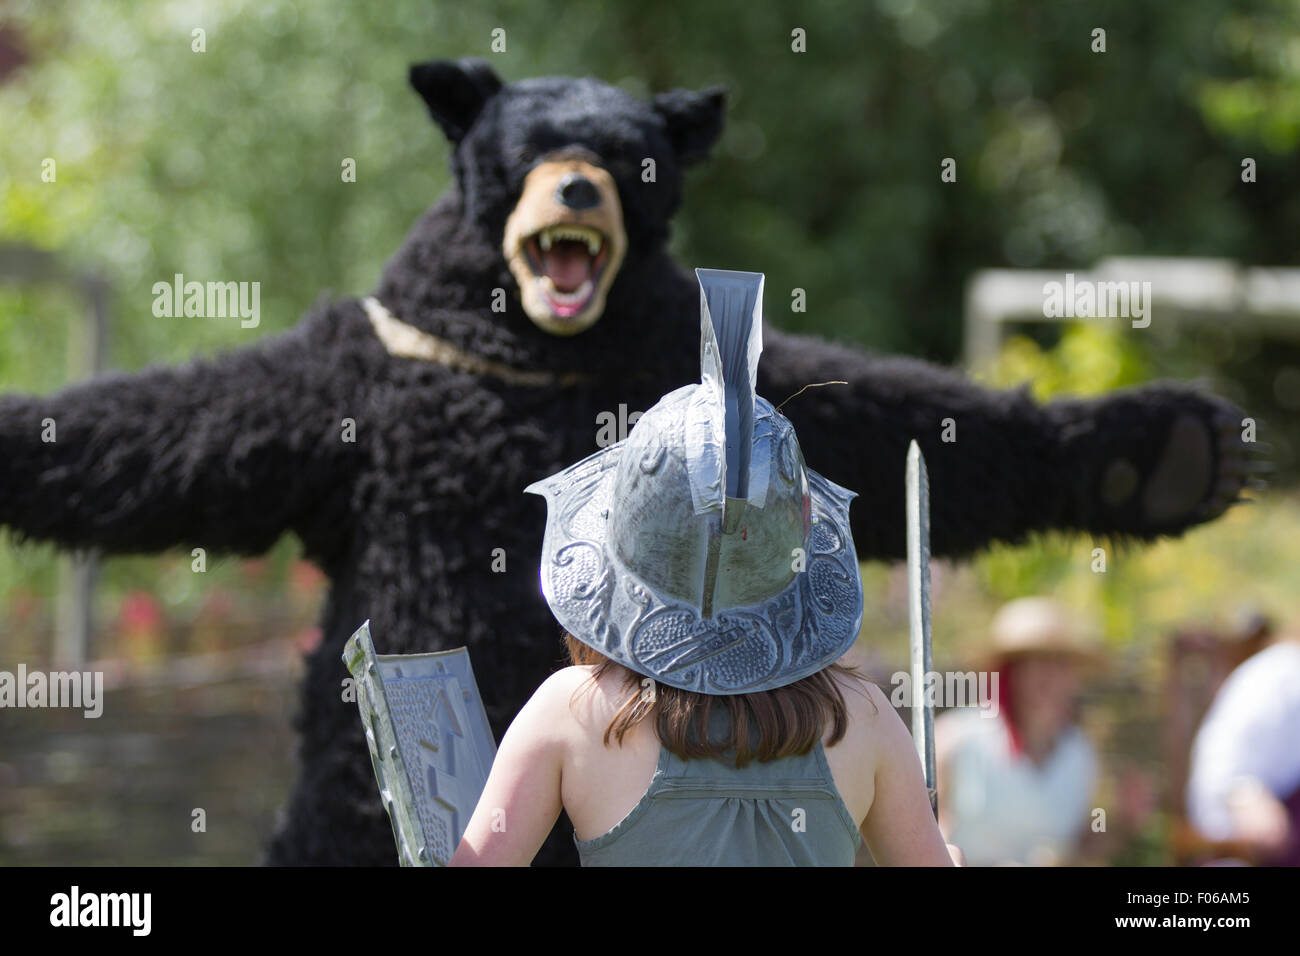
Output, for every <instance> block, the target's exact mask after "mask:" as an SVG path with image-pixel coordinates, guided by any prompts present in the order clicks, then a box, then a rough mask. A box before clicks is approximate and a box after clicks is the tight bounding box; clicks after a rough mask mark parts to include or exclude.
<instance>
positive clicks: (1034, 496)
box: [759, 329, 1250, 559]
mask: <svg viewBox="0 0 1300 956" xmlns="http://www.w3.org/2000/svg"><path fill="white" fill-rule="evenodd" d="M763 345H764V349H763V351H764V357H763V362H762V363H761V364H760V366H759V391H760V393H761V394H763V395H764V397H767V398H769V399H770V400H771V401H773V402H782V401H785V400H786V398H787V396H789V395H792V394H793V393H795V392H797V391H798V390H799V389H801V388H803V387H804V386H805V385H807V384H809V383H810V382H824V381H828V380H835V379H838V380H842V381H845V382H848V383H849V384H848V385H828V386H826V387H823V388H813V389H809V390H807V391H805V392H804V393H803V394H802V395H800V396H799V397H798V398H795V399H792V400H790V401H789V402H788V403H787V404H786V405H785V407H784V408H783V409H782V412H783V414H785V415H786V416H787V417H788V418H789V419H790V420H791V421H792V422H793V423H794V425H795V429H796V431H797V433H798V435H799V443H800V445H801V447H802V448H803V451H804V456H805V458H806V459H807V462H808V465H809V466H810V467H811V468H814V469H815V470H817V471H819V472H821V473H822V474H824V475H826V477H828V478H830V479H831V480H832V481H835V482H838V483H839V484H841V485H844V486H845V487H846V488H849V489H851V490H853V491H856V492H858V494H859V495H860V496H861V497H860V498H858V499H857V500H856V501H855V502H854V504H853V508H852V516H853V517H852V520H853V535H854V540H855V542H856V544H857V548H858V553H859V554H860V555H861V556H863V557H864V558H883V559H898V558H902V557H904V556H905V554H906V539H905V530H904V518H905V516H904V509H903V473H904V464H905V460H906V454H907V445H908V442H909V441H911V440H912V439H916V441H917V443H918V444H919V445H920V446H921V450H922V452H923V453H924V454H925V458H926V464H927V466H928V468H929V473H930V498H931V543H932V548H933V552H934V554H935V556H942V557H963V556H966V555H969V554H971V553H973V552H974V551H977V550H979V549H981V548H983V547H985V546H987V545H988V544H989V543H991V542H993V541H995V540H997V541H1006V542H1017V541H1020V540H1022V539H1024V538H1025V536H1026V535H1028V534H1029V533H1030V532H1034V531H1046V530H1049V529H1057V530H1064V531H1083V532H1089V533H1092V534H1096V535H1111V536H1116V537H1118V538H1135V539H1142V540H1150V539H1154V538H1156V537H1159V536H1160V535H1176V534H1180V533H1181V532H1183V531H1185V530H1186V529H1187V528H1189V527H1191V526H1193V525H1195V524H1197V523H1200V522H1203V521H1208V520H1210V519H1212V518H1214V517H1216V516H1218V515H1219V514H1222V513H1223V511H1224V510H1225V509H1226V508H1227V507H1228V506H1229V505H1230V504H1231V503H1232V502H1233V501H1234V500H1236V499H1237V495H1238V492H1240V491H1241V490H1242V488H1243V487H1245V485H1246V477H1247V473H1248V472H1249V470H1250V463H1249V462H1247V460H1246V452H1245V449H1246V447H1247V446H1246V445H1245V444H1243V442H1242V441H1241V434H1240V431H1241V422H1242V412H1241V410H1240V409H1238V408H1237V407H1236V406H1234V405H1232V404H1231V403H1230V402H1227V401H1225V400H1223V399H1220V398H1216V397H1214V396H1210V395H1205V394H1202V393H1199V392H1197V391H1196V390H1194V389H1193V388H1191V387H1188V386H1184V385H1177V384H1170V383H1159V384H1155V385H1150V386H1146V387H1142V388H1137V389H1128V390H1123V391H1117V392H1113V393H1111V394H1108V395H1105V396H1102V397H1100V398H1095V399H1086V400H1065V401H1057V402H1052V403H1049V404H1047V405H1039V404H1037V403H1035V402H1034V401H1033V399H1032V398H1031V397H1030V396H1029V394H1028V389H1027V388H1025V387H1021V388H1019V389H1012V390H995V389H989V388H984V387H981V386H979V385H976V384H974V383H973V382H971V381H970V380H968V379H967V378H965V377H964V376H963V375H961V374H959V373H957V372H955V371H952V370H950V369H945V368H942V367H939V366H936V365H932V364H929V363H926V362H922V361H919V360H916V359H910V358H897V357H879V356H873V355H870V354H868V353H866V352H864V351H861V350H859V349H854V348H847V347H844V346H839V345H832V344H830V343H827V342H824V341H821V340H818V339H814V338H809V337H805V336H795V335H789V334H786V333H782V332H779V331H777V330H774V329H767V330H764V343H763Z"/></svg>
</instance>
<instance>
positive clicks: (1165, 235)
mask: <svg viewBox="0 0 1300 956" xmlns="http://www.w3.org/2000/svg"><path fill="white" fill-rule="evenodd" d="M5 17H6V21H7V22H8V23H9V24H10V27H11V29H12V31H13V33H14V35H16V36H17V37H19V38H20V39H21V42H22V44H23V45H24V46H25V48H26V54H27V59H28V62H27V63H26V65H24V66H23V67H21V68H20V69H18V70H17V71H15V72H13V73H11V74H9V75H7V76H6V77H5V78H4V80H3V82H0V117H3V121H2V122H3V129H4V136H3V137H0V242H22V243H28V244H32V245H35V246H38V247H40V248H43V249H48V250H53V251H56V252H58V253H59V254H60V255H61V256H62V257H64V259H65V261H66V263H67V264H68V265H69V267H75V268H78V269H83V270H91V271H97V272H100V273H102V274H104V275H105V276H106V277H107V278H108V279H109V280H110V282H111V283H112V296H111V306H112V334H111V338H110V348H109V365H110V366H112V367H118V368H124V369H135V368H140V367H142V366H144V365H146V364H149V363H153V362H178V361H182V360H184V359H186V358H188V357H190V356H192V355H194V354H210V353H212V352H213V351H215V350H218V349H223V348H232V347H238V346H240V345H242V344H245V343H247V342H249V341H252V340H254V339H256V338H258V337H261V336H263V335H267V334H272V333H273V332H275V331H277V330H280V329H284V328H287V327H288V326H290V325H291V324H292V323H293V322H295V321H296V320H297V318H298V316H299V315H300V314H301V313H302V311H303V310H304V309H305V308H306V307H307V306H308V305H309V304H310V303H311V302H312V301H313V300H314V299H315V298H316V297H317V295H318V294H320V293H321V291H322V290H332V291H333V292H334V293H335V294H342V293H362V292H365V291H368V290H369V289H370V288H371V287H372V285H373V283H374V281H375V279H376V277H377V275H378V272H379V270H380V268H381V266H382V264H383V262H384V261H385V259H386V258H387V257H388V256H389V255H391V253H392V252H393V251H394V250H395V249H396V247H397V245H398V244H399V242H400V241H401V238H402V236H403V235H404V233H405V232H406V230H407V229H408V228H409V226H410V224H411V223H412V221H413V220H414V219H415V217H416V216H418V215H419V213H420V212H421V211H422V210H423V209H425V208H426V207H427V206H428V204H429V203H430V202H431V201H432V200H433V199H434V197H435V196H437V195H438V194H439V193H440V192H441V191H442V190H443V189H445V188H446V185H447V182H448V173H447V158H448V150H447V146H446V144H445V143H444V142H443V140H442V137H441V134H440V133H439V132H438V131H437V129H436V128H435V127H434V126H433V124H432V123H430V121H429V119H428V117H427V115H426V114H425V111H424V107H423V105H422V104H421V103H420V102H419V100H418V98H417V97H415V96H414V95H413V94H412V93H411V91H410V90H409V89H408V88H407V86H406V79H405V72H406V66H407V64H408V63H410V62H413V61H417V60H423V59H428V58H433V57H460V56H471V55H472V56H484V57H488V58H489V59H491V60H492V62H493V64H494V65H495V67H496V68H497V70H498V72H500V73H501V74H502V76H504V77H505V78H506V79H519V78H523V77H527V76H534V75H541V74H548V73H563V74H570V75H583V74H593V75H596V76H599V77H601V78H603V79H606V80H608V81H610V82H615V83H619V84H621V85H623V86H624V87H626V88H627V89H629V90H630V91H632V92H634V93H637V94H640V95H644V94H647V93H649V92H653V91H657V90H662V89H667V88H671V87H673V86H690V87H699V86H703V85H706V84H710V83H723V84H725V85H727V86H728V87H729V89H730V91H731V105H730V110H729V120H728V127H727V131H726V133H725V135H724V137H723V140H722V142H721V143H720V144H719V148H718V150H717V151H716V155H715V156H714V158H713V159H712V160H711V161H710V162H708V163H706V164H705V165H704V166H702V167H701V168H700V169H699V170H697V171H694V172H692V173H691V178H690V181H689V183H688V189H687V193H686V202H685V206H684V209H683V212H682V215H681V217H680V218H679V220H678V228H677V231H676V234H675V239H674V249H675V251H676V252H677V254H678V256H679V258H680V261H681V262H682V263H683V264H684V265H687V266H692V265H716V266H720V267H728V268H744V269H756V270H761V271H764V272H766V273H767V275H768V288H769V289H770V290H771V293H770V298H771V303H772V305H771V308H770V313H771V316H772V318H773V321H774V322H775V323H777V324H779V325H783V326H785V327H788V328H793V329H803V330H811V331H816V332H820V333H823V334H827V335H831V336H835V337H839V338H842V339H848V340H856V341H859V342H863V343H866V344H869V345H872V346H875V347H878V348H880V349H883V350H894V351H905V352H912V353H916V354H921V355H924V356H926V357H930V358H934V359H938V360H942V361H949V360H952V359H953V358H954V357H955V356H956V355H957V353H958V349H959V342H960V334H961V331H960V330H961V324H960V315H961V303H962V299H961V296H962V292H963V288H964V284H965V282H966V281H967V278H968V277H969V275H970V273H971V271H972V270H974V269H976V268H983V267H996V266H1036V267H1044V268H1049V267H1077V266H1080V265H1088V264H1090V263H1091V262H1093V261H1094V260H1095V259H1097V258H1098V257H1100V256H1103V255H1116V254H1125V253H1138V254H1141V253H1155V252H1159V253H1165V254H1188V253H1194V254H1201V255H1223V256H1231V257H1239V258H1242V259H1244V260H1247V261H1257V262H1279V261H1288V260H1290V259H1292V258H1293V256H1294V223H1295V222H1296V221H1297V219H1298V218H1300V215H1298V213H1300V208H1298V204H1300V189H1297V188H1296V187H1297V184H1298V183H1300V168H1297V167H1296V166H1295V164H1294V162H1293V161H1292V151H1293V149H1294V145H1295V141H1296V128H1297V125H1296V113H1295V109H1296V107H1295V103H1297V102H1300V97H1297V95H1296V93H1297V92H1298V91H1297V86H1298V85H1300V77H1298V76H1297V59H1296V56H1295V52H1294V51H1295V45H1294V44H1295V41H1294V39H1293V38H1294V36H1295V34H1296V27H1297V25H1300V6H1298V5H1297V4H1296V3H1294V2H1293V0H1287V2H1282V0H1265V2H1254V3H1247V2H1236V0H1230V2H1223V0H1184V2H1181V3H1179V4H1175V5H1150V4H1130V3H1124V2H1120V0H1108V2H1103V3H1100V4H1089V5H1084V4H1044V3H1041V2H1039V0H1009V2H1005V3H997V4H993V3H988V2H987V0H956V2H953V0H942V2H941V0H877V2H874V3H864V4H856V5H854V4H833V5H820V6H818V5H814V6H811V7H803V8H799V9H797V10H796V9H793V8H790V9H782V8H780V7H779V6H778V5H763V4H759V5H755V4H750V3H742V2H740V0H721V2H717V3H709V4H695V3H685V2H669V3H666V4H655V5H653V6H651V5H645V4H612V3H609V4H606V3H599V2H592V0H586V2H579V3H574V4H569V5H567V6H565V7H564V8H563V10H562V11H561V12H559V13H557V10H556V9H555V8H553V7H552V6H550V5H546V4H538V3H530V2H524V0H502V2H498V3H495V4H492V5H490V6H482V5H456V4H451V3H446V2H440V3H433V4H431V3H428V2H426V0H394V2H392V3H387V4H331V3H326V4H308V3H302V2H296V3H295V2H290V0H258V2H256V3H254V2H251V0H249V2H237V0H232V2H229V3H222V4H204V5H187V4H177V3H173V2H169V0H139V2H136V3H131V4H86V3H77V2H73V0H13V2H10V3H9V4H7V5H6V8H5ZM1097 26H1104V27H1105V28H1106V30H1107V51H1106V52H1105V53H1094V52H1092V50H1091V48H1090V47H1091V44H1092V37H1091V35H1092V30H1093V29H1094V28H1095V27H1097ZM196 28H202V29H203V30H205V31H206V52H202V53H198V52H194V51H193V50H192V48H191V45H192V31H193V30H195V29H196ZM498 28H500V29H504V30H505V31H506V34H505V35H506V51H505V52H504V53H493V52H492V50H491V48H490V43H491V40H492V31H493V30H494V29H498ZM795 28H800V29H803V30H805V31H806V34H807V52H806V53H795V52H792V49H791V31H792V30H793V29H795ZM1246 151H1249V154H1250V155H1253V156H1255V158H1256V159H1257V160H1258V162H1259V182H1258V183H1256V184H1254V185H1251V186H1245V185H1243V184H1241V183H1240V182H1239V179H1238V175H1239V168H1240V160H1241V157H1242V156H1243V155H1245V154H1246ZM46 157H51V158H54V159H55V160H56V162H57V176H58V178H57V182H55V183H45V182H42V180H41V176H40V172H41V162H42V160H43V159H44V158H46ZM345 157H351V158H353V159H355V160H356V163H357V181H356V182H355V183H345V182H343V181H342V178H341V176H340V169H341V163H342V161H343V159H344V158H345ZM945 157H953V158H955V159H956V160H957V163H958V180H957V182H956V183H950V184H944V183H941V182H940V180H939V167H940V163H941V161H942V160H943V159H944V158H945ZM177 272H181V273H184V274H185V275H186V276H188V277H191V278H197V279H200V280H208V279H222V280H257V281H260V282H261V284H262V303H261V304H262V322H261V326H260V327H259V328H255V329H244V328H241V327H240V325H239V323H238V321H236V320H213V319H186V318H176V319H159V318H155V317H154V316H153V314H152V311H151V306H152V301H153V296H152V291H151V289H152V286H153V284H154V283H155V282H159V281H168V280H169V279H170V278H171V276H172V275H173V274H174V273H177ZM796 287H798V288H802V289H805V290H807V297H808V298H807V301H808V309H809V310H808V312H807V313H800V314H793V313H789V312H786V311H784V310H783V306H782V303H783V302H786V301H789V299H788V293H786V292H782V291H780V290H789V289H793V288H796ZM83 307H84V306H83V304H82V303H81V302H80V301H79V300H78V299H77V298H76V297H75V296H73V295H72V293H71V292H70V291H68V290H65V289H61V288H59V287H51V286H40V287H35V286H21V285H16V284H14V283H13V282H11V281H8V280H6V281H4V282H3V283H0V343H3V344H2V345H0V388H3V389H6V390H8V389H19V390H25V391H35V392H48V391H50V390H53V389H54V388H57V387H59V386H60V385H62V384H64V383H65V382H66V380H67V374H66V368H67V358H66V356H67V352H68V348H69V342H68V336H69V335H70V334H73V333H70V328H71V326H70V321H71V319H72V318H73V317H74V316H75V315H76V314H77V312H78V310H80V309H82V308H83ZM1100 334H1101V333H1100V332H1099V331H1096V330H1092V331H1089V330H1076V331H1071V332H1069V333H1067V336H1066V339H1065V343H1066V344H1065V346H1064V347H1063V349H1064V350H1063V351H1062V352H1061V353H1060V356H1059V361H1057V360H1056V359H1052V360H1048V359H1047V358H1045V353H1042V352H1041V350H1039V351H1034V350H1033V349H1031V348H1028V347H1027V346H1026V345H1025V343H1023V342H1020V341H1019V340H1013V342H1012V344H1011V345H1009V347H1008V351H1007V352H1006V353H1005V354H1004V357H1003V363H1004V369H1005V371H1006V373H1007V374H1008V375H1011V376H1012V377H1014V378H1024V377H1027V376H1028V377H1033V379H1034V381H1035V385H1034V387H1035V389H1036V390H1037V391H1038V392H1039V393H1040V394H1041V395H1046V394H1055V393H1057V392H1058V391H1069V392H1077V393H1086V392H1097V391H1101V390H1104V389H1105V388H1109V387H1113V386H1115V385H1119V384H1124V383H1127V382H1131V381H1136V380H1139V379H1140V378H1141V376H1142V374H1143V368H1144V366H1142V364H1141V363H1140V362H1139V360H1138V358H1137V357H1136V356H1135V355H1133V354H1130V352H1129V351H1128V350H1127V349H1125V348H1123V347H1122V345H1120V344H1117V343H1116V342H1114V341H1113V340H1101V339H1096V338H1095V336H1098V335H1100ZM1072 350H1078V354H1074V352H1073V351H1072ZM1064 555H1065V552H1056V553H1055V557H1052V558H1049V557H1047V556H1046V553H1044V555H1043V556H1040V557H1039V558H1037V559H1033V560H1030V559H1027V558H1024V559H1021V558H1016V557H1015V553H1014V552H1012V553H1011V554H1002V553H1001V552H997V551H995V552H994V553H993V554H991V555H990V556H989V557H988V558H987V559H986V562H988V568H989V574H990V575H991V580H993V581H996V582H999V583H998V585H997V590H998V591H999V592H1000V593H1012V592H1014V591H1016V590H1018V589H1020V588H1021V587H1026V588H1028V587H1029V586H1031V585H1034V584H1040V583H1043V582H1045V581H1047V580H1049V579H1051V578H1052V576H1053V575H1056V574H1058V573H1060V567H1061V566H1062V563H1063V562H1065V563H1068V562H1069V561H1072V560H1074V559H1073V558H1072V557H1070V558H1067V557H1065V556H1064ZM126 567H127V564H126V563H124V562H117V563H115V564H114V565H113V566H112V567H111V568H110V573H109V575H108V578H107V588H108V591H109V593H118V592H120V590H121V589H123V588H124V587H126V586H127V583H128V579H130V580H135V579H136V578H135V574H136V573H135V572H128V571H127V570H126ZM141 567H148V565H147V564H145V565H141ZM143 573H144V576H145V577H148V574H147V572H143ZM52 579H53V578H52V572H51V566H50V565H49V559H48V551H47V550H42V549H25V550H24V551H23V552H22V553H21V556H19V555H18V553H17V552H12V551H10V550H8V549H3V550H0V599H2V598H3V596H4V594H5V593H7V591H8V590H9V589H11V588H12V587H13V586H14V585H15V582H18V581H23V582H27V583H29V584H38V585H39V586H40V588H41V589H42V590H43V589H44V588H45V586H46V583H47V582H49V581H52Z"/></svg>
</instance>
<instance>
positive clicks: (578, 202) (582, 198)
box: [555, 173, 600, 209]
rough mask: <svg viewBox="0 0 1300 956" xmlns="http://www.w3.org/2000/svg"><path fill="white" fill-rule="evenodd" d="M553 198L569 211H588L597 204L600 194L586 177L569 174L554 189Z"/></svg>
mask: <svg viewBox="0 0 1300 956" xmlns="http://www.w3.org/2000/svg"><path fill="white" fill-rule="evenodd" d="M555 198H556V199H558V200H559V201H560V202H561V203H563V204H564V205H566V206H568V207H569V208H570V209H590V208H591V207H592V206H595V205H597V204H599V202H600V193H598V192H596V187H595V185H594V184H593V183H592V181H591V180H590V179H588V178H587V177H586V176H580V175H579V174H578V173H569V175H567V176H565V177H564V178H563V179H562V180H560V185H559V186H557V187H556V189H555Z"/></svg>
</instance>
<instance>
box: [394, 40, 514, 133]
mask: <svg viewBox="0 0 1300 956" xmlns="http://www.w3.org/2000/svg"><path fill="white" fill-rule="evenodd" d="M409 75H410V79H411V86H413V87H415V91H416V92H417V93H419V94H420V96H421V97H423V98H424V103H425V105H426V106H428V107H429V114H430V115H431V116H432V117H433V118H434V121H435V122H436V123H437V124H438V125H439V126H441V127H442V131H443V132H444V133H446V134H447V138H448V139H449V140H451V141H452V142H453V143H458V142H460V140H461V138H462V137H463V136H464V135H465V134H466V133H467V132H469V128H470V126H471V125H472V124H473V122H474V119H475V117H477V116H478V114H479V113H480V112H482V110H483V105H484V104H485V103H487V101H488V100H490V99H491V98H492V97H493V96H495V95H496V93H497V91H498V90H500V89H501V86H502V83H501V78H500V77H499V76H497V75H496V73H494V72H493V70H492V67H490V66H488V64H487V61H485V60H476V59H469V60H431V61H430V62H428V63H416V64H413V65H412V66H411V70H410V74H409Z"/></svg>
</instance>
